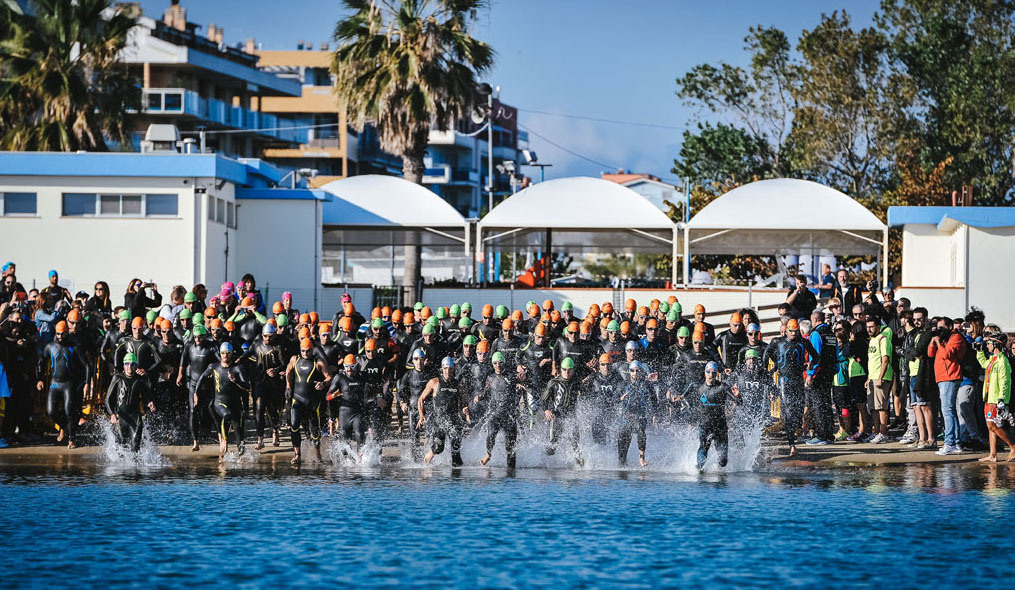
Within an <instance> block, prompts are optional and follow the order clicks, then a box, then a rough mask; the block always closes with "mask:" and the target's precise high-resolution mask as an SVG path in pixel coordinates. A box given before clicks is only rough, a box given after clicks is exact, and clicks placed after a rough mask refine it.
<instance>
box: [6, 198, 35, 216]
mask: <svg viewBox="0 0 1015 590" xmlns="http://www.w3.org/2000/svg"><path fill="white" fill-rule="evenodd" d="M0 212H2V213H3V214H4V215H35V212H36V209H35V193H0Z"/></svg>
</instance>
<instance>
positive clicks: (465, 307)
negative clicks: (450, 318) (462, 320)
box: [462, 301, 472, 311]
mask: <svg viewBox="0 0 1015 590" xmlns="http://www.w3.org/2000/svg"><path fill="white" fill-rule="evenodd" d="M462 311H472V304H471V303H469V302H468V301H466V302H465V303H463V304H462Z"/></svg>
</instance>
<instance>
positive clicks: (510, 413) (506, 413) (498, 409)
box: [482, 373, 518, 467]
mask: <svg viewBox="0 0 1015 590" xmlns="http://www.w3.org/2000/svg"><path fill="white" fill-rule="evenodd" d="M482 397H483V399H484V400H485V401H486V402H487V407H488V412H487V416H488V421H487V423H486V452H487V453H490V454H492V453H493V446H494V444H495V443H496V442H497V433H498V432H503V433H504V450H505V451H507V466H508V467H514V466H515V443H516V442H517V441H518V387H517V385H516V384H515V383H514V382H513V381H512V380H511V379H509V378H508V377H507V375H505V374H503V373H502V374H500V375H498V374H496V373H494V374H492V375H490V376H489V377H487V378H486V384H485V385H484V387H483V395H482Z"/></svg>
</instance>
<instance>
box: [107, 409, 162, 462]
mask: <svg viewBox="0 0 1015 590" xmlns="http://www.w3.org/2000/svg"><path fill="white" fill-rule="evenodd" d="M98 425H99V440H100V441H101V444H100V446H99V450H100V462H101V463H102V464H104V465H107V466H110V467H146V468H160V467H170V466H171V465H172V463H171V462H170V461H169V458H167V457H166V456H165V455H163V454H162V453H160V452H159V449H158V447H157V446H156V445H155V442H154V441H153V440H152V436H151V432H150V431H149V429H148V428H145V429H144V430H143V431H142V432H141V447H140V448H139V449H138V451H137V452H136V453H135V452H133V451H131V450H130V449H129V448H128V447H126V446H124V445H121V444H119V443H117V441H116V433H115V432H114V430H113V423H112V422H110V421H109V420H108V419H107V418H101V419H100V420H99V421H98Z"/></svg>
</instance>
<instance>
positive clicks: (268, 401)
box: [247, 339, 291, 437]
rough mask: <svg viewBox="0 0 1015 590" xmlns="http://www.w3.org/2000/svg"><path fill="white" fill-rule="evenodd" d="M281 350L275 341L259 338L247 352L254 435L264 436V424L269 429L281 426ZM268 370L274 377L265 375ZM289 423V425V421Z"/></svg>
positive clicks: (283, 382)
mask: <svg viewBox="0 0 1015 590" xmlns="http://www.w3.org/2000/svg"><path fill="white" fill-rule="evenodd" d="M284 355H285V353H283V352H282V349H281V348H280V347H279V346H277V345H275V344H265V343H264V340H263V339H262V340H261V341H260V342H255V343H254V345H253V346H251V347H250V350H249V351H247V359H248V361H249V362H250V363H251V375H252V378H253V391H252V392H253V394H254V421H255V425H256V428H257V436H258V437H263V436H264V426H265V424H267V425H268V426H269V427H270V428H271V430H272V431H273V432H275V431H277V430H278V429H279V428H280V427H281V423H282V420H281V417H282V411H283V407H284V405H285V367H286V364H287V359H286V358H285V356H284ZM268 369H275V376H274V377H272V376H270V375H268ZM290 425H291V424H290Z"/></svg>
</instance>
